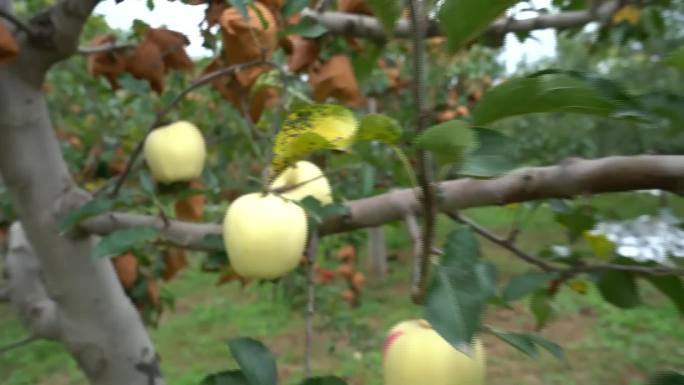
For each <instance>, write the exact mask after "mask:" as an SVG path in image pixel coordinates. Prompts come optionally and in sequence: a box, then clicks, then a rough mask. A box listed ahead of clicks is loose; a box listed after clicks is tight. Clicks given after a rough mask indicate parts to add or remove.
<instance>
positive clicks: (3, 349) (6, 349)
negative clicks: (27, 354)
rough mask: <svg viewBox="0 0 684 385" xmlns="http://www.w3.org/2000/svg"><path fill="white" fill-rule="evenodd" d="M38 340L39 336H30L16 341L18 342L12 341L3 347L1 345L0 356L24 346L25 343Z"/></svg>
mask: <svg viewBox="0 0 684 385" xmlns="http://www.w3.org/2000/svg"><path fill="white" fill-rule="evenodd" d="M37 340H39V338H38V337H35V336H30V337H26V338H24V339H23V340H19V341H16V342H12V343H11V344H9V345H5V346H2V347H0V356H1V355H3V354H5V353H7V352H9V351H11V350H14V349H17V348H20V347H22V346H24V345H28V344H30V343H31V342H34V341H37Z"/></svg>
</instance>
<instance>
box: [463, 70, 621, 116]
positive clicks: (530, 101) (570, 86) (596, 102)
mask: <svg viewBox="0 0 684 385" xmlns="http://www.w3.org/2000/svg"><path fill="white" fill-rule="evenodd" d="M619 107H620V103H619V102H618V101H616V100H611V99H609V98H607V97H606V96H604V95H603V94H602V92H601V91H599V90H598V89H597V88H596V87H595V86H593V85H592V84H590V83H589V82H587V81H584V80H579V79H577V78H576V77H573V76H569V75H565V74H542V75H535V76H532V77H523V78H515V79H511V80H508V81H506V82H504V83H502V84H501V85H499V86H496V87H493V88H491V89H490V90H489V91H488V92H487V93H485V94H484V96H483V97H482V99H481V100H480V102H479V103H478V104H477V106H476V107H475V108H474V109H473V119H474V123H475V125H484V124H488V123H491V122H494V121H496V120H499V119H503V118H508V117H511V116H518V115H524V114H532V113H543V112H568V113H579V114H588V115H599V116H611V115H612V114H614V113H616V112H617V111H618V108H619Z"/></svg>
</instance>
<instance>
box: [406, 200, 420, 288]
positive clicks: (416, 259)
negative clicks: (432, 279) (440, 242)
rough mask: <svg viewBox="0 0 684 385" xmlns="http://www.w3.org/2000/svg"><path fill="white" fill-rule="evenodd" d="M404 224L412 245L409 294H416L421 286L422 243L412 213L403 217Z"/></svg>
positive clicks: (416, 221) (418, 227)
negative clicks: (411, 270)
mask: <svg viewBox="0 0 684 385" xmlns="http://www.w3.org/2000/svg"><path fill="white" fill-rule="evenodd" d="M404 223H405V224H406V230H408V233H409V237H411V244H412V245H413V274H412V276H411V292H412V293H414V292H417V291H419V290H420V285H421V282H420V280H421V277H420V275H421V268H422V266H421V263H422V260H421V259H420V254H421V252H422V244H423V242H422V241H421V239H420V226H419V225H418V220H417V219H416V216H415V215H413V214H412V213H409V214H406V216H404Z"/></svg>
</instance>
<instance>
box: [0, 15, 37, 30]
mask: <svg viewBox="0 0 684 385" xmlns="http://www.w3.org/2000/svg"><path fill="white" fill-rule="evenodd" d="M3 18H4V19H7V20H8V21H9V22H11V23H12V24H14V26H15V27H16V28H17V29H19V30H21V31H23V32H25V33H26V34H27V35H29V36H32V35H33V33H34V32H33V29H31V27H30V26H29V25H28V24H26V23H25V22H23V21H21V20H20V19H19V18H18V17H16V16H15V15H14V14H13V13H11V12H9V11H5V10H3V9H0V19H3Z"/></svg>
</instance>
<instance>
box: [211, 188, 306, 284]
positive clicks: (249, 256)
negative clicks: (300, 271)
mask: <svg viewBox="0 0 684 385" xmlns="http://www.w3.org/2000/svg"><path fill="white" fill-rule="evenodd" d="M306 237H307V220H306V212H305V211H304V209H303V208H301V207H300V206H298V205H297V204H296V203H294V202H292V201H289V200H287V199H284V198H282V197H279V196H277V195H274V194H266V195H264V194H262V193H251V194H246V195H243V196H241V197H239V198H238V199H236V200H235V201H234V202H233V203H232V204H231V205H230V207H228V210H227V211H226V216H225V218H224V220H223V240H224V242H225V245H226V251H227V252H228V259H229V260H230V264H231V266H232V268H233V269H234V270H235V272H236V273H237V274H238V275H240V276H242V277H245V278H255V279H275V278H278V277H282V276H283V275H285V274H287V273H289V272H290V271H292V270H294V269H295V268H296V267H297V265H298V264H299V262H300V261H301V259H302V256H303V255H304V248H305V247H306Z"/></svg>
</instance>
